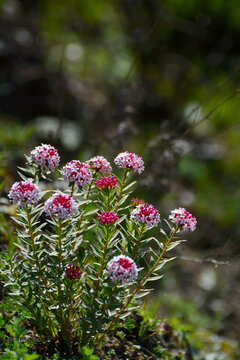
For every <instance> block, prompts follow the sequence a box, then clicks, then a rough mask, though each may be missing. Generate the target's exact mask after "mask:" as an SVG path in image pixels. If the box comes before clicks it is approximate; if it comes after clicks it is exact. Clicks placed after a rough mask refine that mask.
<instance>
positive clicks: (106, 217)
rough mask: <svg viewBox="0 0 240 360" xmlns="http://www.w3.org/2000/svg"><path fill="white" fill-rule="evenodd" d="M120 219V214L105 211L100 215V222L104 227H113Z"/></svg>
mask: <svg viewBox="0 0 240 360" xmlns="http://www.w3.org/2000/svg"><path fill="white" fill-rule="evenodd" d="M117 219H118V214H115V213H114V212H108V211H103V212H102V213H101V214H99V215H98V220H99V221H100V223H102V224H103V225H112V224H114V223H115V222H116V221H117Z"/></svg>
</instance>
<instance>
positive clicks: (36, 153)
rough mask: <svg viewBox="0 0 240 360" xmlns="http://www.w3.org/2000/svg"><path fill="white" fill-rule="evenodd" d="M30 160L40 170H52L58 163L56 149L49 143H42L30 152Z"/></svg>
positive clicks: (58, 158)
mask: <svg viewBox="0 0 240 360" xmlns="http://www.w3.org/2000/svg"><path fill="white" fill-rule="evenodd" d="M30 160H31V162H33V163H34V164H36V165H37V166H39V167H40V168H41V170H42V171H45V172H48V171H53V170H54V169H55V168H56V167H57V166H58V164H59V161H60V157H59V155H58V151H57V150H56V149H55V148H54V147H53V146H51V145H45V144H42V145H41V146H37V147H36V148H35V149H34V150H33V151H31V153H30Z"/></svg>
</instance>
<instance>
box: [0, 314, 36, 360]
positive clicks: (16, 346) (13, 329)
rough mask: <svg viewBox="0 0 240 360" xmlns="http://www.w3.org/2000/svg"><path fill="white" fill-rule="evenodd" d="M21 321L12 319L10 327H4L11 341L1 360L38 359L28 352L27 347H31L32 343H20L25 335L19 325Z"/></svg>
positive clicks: (24, 331)
mask: <svg viewBox="0 0 240 360" xmlns="http://www.w3.org/2000/svg"><path fill="white" fill-rule="evenodd" d="M0 321H1V320H0ZM21 321H22V318H14V320H13V321H12V322H11V325H9V324H8V325H6V326H5V328H6V330H7V331H8V332H9V334H10V336H11V337H12V339H13V340H12V341H10V342H9V345H8V347H7V348H6V349H5V352H4V353H3V354H2V355H1V359H3V360H16V359H17V360H18V359H19V360H35V359H38V358H39V356H38V355H37V354H30V353H29V352H28V347H29V346H30V345H32V341H21V340H22V338H23V337H24V336H25V335H26V330H25V329H24V328H23V326H22V325H21ZM0 325H2V324H0Z"/></svg>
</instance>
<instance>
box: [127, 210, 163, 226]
mask: <svg viewBox="0 0 240 360" xmlns="http://www.w3.org/2000/svg"><path fill="white" fill-rule="evenodd" d="M131 220H133V221H138V222H141V223H142V224H146V226H147V227H148V228H150V227H152V226H157V225H158V223H159V222H160V215H159V212H158V210H156V209H154V207H153V206H152V205H149V204H142V205H138V206H137V207H136V208H135V209H134V210H133V211H132V213H131Z"/></svg>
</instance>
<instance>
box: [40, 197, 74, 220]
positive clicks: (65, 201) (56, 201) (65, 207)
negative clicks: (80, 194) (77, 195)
mask: <svg viewBox="0 0 240 360" xmlns="http://www.w3.org/2000/svg"><path fill="white" fill-rule="evenodd" d="M77 210H78V206H77V203H76V201H75V200H74V199H73V198H72V196H71V195H65V194H62V193H55V194H53V195H52V196H51V197H50V198H49V199H48V200H47V201H46V202H45V207H44V211H45V213H46V214H47V215H48V216H52V217H56V218H58V220H62V219H69V218H71V217H72V216H73V215H74V214H75V213H76V212H77Z"/></svg>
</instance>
